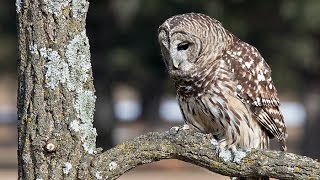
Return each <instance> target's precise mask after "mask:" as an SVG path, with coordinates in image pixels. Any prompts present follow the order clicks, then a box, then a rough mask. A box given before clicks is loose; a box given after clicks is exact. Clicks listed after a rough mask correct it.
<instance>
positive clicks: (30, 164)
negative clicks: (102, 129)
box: [16, 0, 96, 179]
mask: <svg viewBox="0 0 320 180" xmlns="http://www.w3.org/2000/svg"><path fill="white" fill-rule="evenodd" d="M16 6H17V7H16V8H17V15H18V34H19V51H20V58H19V63H18V64H19V65H18V66H19V67H18V80H19V85H18V87H19V89H18V100H17V101H18V105H17V106H18V149H19V150H18V166H19V179H49V178H50V179H62V178H63V177H70V178H72V179H75V177H78V176H79V175H78V174H77V173H78V172H77V170H78V169H81V167H84V166H89V164H85V163H83V162H90V161H88V160H89V159H90V158H91V157H92V155H93V154H95V153H96V147H95V140H96V130H95V128H94V127H93V125H92V121H93V112H94V106H95V100H96V97H95V95H94V87H93V78H92V72H91V64H90V52H89V41H88V38H87V36H86V30H85V19H86V13H87V10H88V6H89V3H88V1H86V0H74V1H71V2H70V1H63V0H57V1H54V0H23V1H21V0H17V2H16ZM80 164H81V167H80V166H79V165H80Z"/></svg>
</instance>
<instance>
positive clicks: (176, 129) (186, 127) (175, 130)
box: [169, 124, 190, 134]
mask: <svg viewBox="0 0 320 180" xmlns="http://www.w3.org/2000/svg"><path fill="white" fill-rule="evenodd" d="M181 129H182V130H184V131H185V130H189V129H190V126H189V125H188V124H184V125H183V126H182V127H181V126H173V127H171V128H170V130H169V132H170V134H177V133H178V132H179V131H180V130H181Z"/></svg>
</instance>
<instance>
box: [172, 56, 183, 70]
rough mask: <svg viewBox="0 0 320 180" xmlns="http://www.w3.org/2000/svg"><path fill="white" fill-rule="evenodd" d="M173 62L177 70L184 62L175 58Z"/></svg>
mask: <svg viewBox="0 0 320 180" xmlns="http://www.w3.org/2000/svg"><path fill="white" fill-rule="evenodd" d="M172 62H173V66H174V67H175V68H176V69H179V66H180V65H181V63H182V60H181V59H176V58H175V59H173V60H172Z"/></svg>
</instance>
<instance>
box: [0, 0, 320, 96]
mask: <svg viewBox="0 0 320 180" xmlns="http://www.w3.org/2000/svg"><path fill="white" fill-rule="evenodd" d="M90 3H91V4H90V9H89V14H88V19H87V24H88V35H89V38H90V42H91V51H92V57H93V58H92V60H93V65H94V73H95V78H96V79H97V83H100V82H101V83H103V82H104V83H106V85H110V83H115V82H124V83H128V84H130V85H132V86H133V87H136V88H137V89H139V90H142V91H143V89H145V88H146V85H149V86H148V89H150V88H157V87H160V86H162V87H163V89H164V90H170V91H172V85H171V83H170V82H168V81H167V79H168V78H167V75H166V72H165V67H164V64H163V63H162V60H161V56H160V51H159V47H158V43H157V28H158V26H159V25H160V24H161V23H162V22H163V21H164V20H165V19H167V18H169V17H170V16H172V15H175V14H179V13H186V12H201V13H205V14H208V15H210V16H212V17H215V18H216V19H218V20H219V21H221V22H222V23H223V24H224V26H225V27H226V28H227V29H229V30H230V31H231V32H233V33H234V34H236V35H237V36H238V37H240V38H241V39H242V40H244V41H246V42H248V43H250V44H252V45H254V46H256V47H257V48H258V49H259V50H260V52H261V54H262V55H263V56H264V58H265V59H266V61H268V63H269V64H270V65H271V67H272V69H273V77H274V81H275V83H276V85H277V86H278V87H279V89H280V90H281V91H289V92H291V91H293V92H294V93H298V94H299V92H301V90H302V89H301V87H302V86H303V85H304V84H306V85H309V83H310V82H313V81H317V80H318V78H319V77H320V61H319V56H320V54H319V48H320V47H319V40H320V1H317V0H310V1H302V0H297V1H291V0H282V1H280V0H262V1H255V0H212V1H204V0H202V1H196V0H152V1H149V0H130V1H128V0H95V1H90ZM14 9H15V7H14V3H12V2H11V1H1V2H0V63H1V66H0V73H1V74H8V73H9V74H12V75H14V74H15V69H16V68H15V66H16V59H17V43H16V42H17V41H16V26H15V22H16V21H15V10H14Z"/></svg>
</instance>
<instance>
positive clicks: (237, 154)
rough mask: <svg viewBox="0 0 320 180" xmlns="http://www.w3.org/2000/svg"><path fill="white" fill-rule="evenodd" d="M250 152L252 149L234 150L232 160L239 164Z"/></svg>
mask: <svg viewBox="0 0 320 180" xmlns="http://www.w3.org/2000/svg"><path fill="white" fill-rule="evenodd" d="M248 152H250V151H243V150H235V151H232V162H235V163H237V164H239V163H240V161H241V160H242V159H243V158H244V157H246V156H247V154H248Z"/></svg>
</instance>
